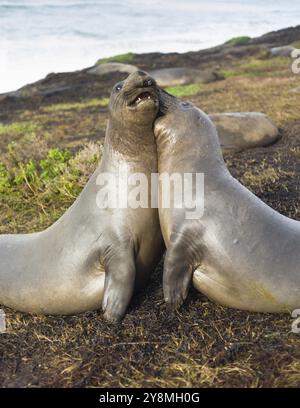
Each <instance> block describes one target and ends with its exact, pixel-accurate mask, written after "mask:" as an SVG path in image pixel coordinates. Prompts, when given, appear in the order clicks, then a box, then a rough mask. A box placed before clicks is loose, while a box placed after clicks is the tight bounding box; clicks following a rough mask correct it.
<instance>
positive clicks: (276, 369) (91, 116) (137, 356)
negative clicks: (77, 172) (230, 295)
mask: <svg viewBox="0 0 300 408" xmlns="http://www.w3.org/2000/svg"><path fill="white" fill-rule="evenodd" d="M249 58H250V57H249ZM249 58H248V57H245V56H244V57H243V59H242V60H241V59H238V60H236V61H232V59H228V61H227V65H226V61H225V62H223V68H222V69H224V70H227V71H230V74H229V75H226V79H224V80H222V81H218V82H214V83H211V84H206V85H203V87H202V90H201V91H200V92H198V93H197V94H195V95H192V96H189V97H186V98H184V99H189V100H191V101H192V102H194V103H195V104H196V105H197V106H199V107H200V108H201V109H202V110H204V111H205V112H207V113H213V112H226V111H260V112H265V113H266V114H268V115H269V117H270V118H272V119H273V121H274V122H275V123H276V125H277V126H278V127H279V129H280V135H281V139H280V140H279V141H278V142H277V143H276V144H274V145H272V146H269V147H265V148H256V149H251V150H248V151H244V152H239V153H232V154H226V156H225V160H226V163H227V165H228V167H229V169H230V171H231V172H232V174H233V175H234V176H235V177H237V178H238V179H239V180H240V181H241V182H242V183H243V184H244V185H246V186H247V187H248V188H249V189H251V190H252V191H253V192H254V193H255V194H257V195H258V196H259V197H260V198H261V199H262V200H263V201H265V202H266V203H267V204H268V205H270V206H271V207H273V208H275V209H276V210H277V211H279V212H281V213H282V214H285V215H287V216H289V217H292V218H294V219H298V220H300V194H299V193H300V113H299V101H300V93H299V92H298V93H297V92H294V90H295V89H296V88H299V86H300V76H299V75H294V74H292V73H291V69H290V60H289V59H288V58H287V59H286V60H285V63H284V62H282V61H281V62H280V64H279V65H277V64H276V61H277V60H276V59H275V60H274V62H271V64H269V65H268V64H266V63H262V64H261V65H260V63H258V64H257V63H256V62H255V63H253V56H251V59H249ZM255 61H256V60H255ZM263 61H265V60H263ZM172 63H174V60H173V59H172ZM245 64H246V68H245ZM247 64H248V68H247ZM253 66H254V67H253ZM113 80H114V78H112V79H111V80H110V81H111V82H112V83H113ZM110 81H108V83H106V84H105V87H104V86H103V84H102V85H101V84H100V85H99V88H98V89H100V88H101V87H102V88H103V89H102V88H101V89H102V91H101V92H100V90H99V94H98V98H104V97H107V96H108V94H109V87H110V86H111V83H110ZM91 87H92V86H91ZM87 97H89V98H90V97H93V98H94V97H95V92H94V91H93V92H92V93H91V94H87V95H80V96H78V95H77V96H76V97H75V96H74V97H73V99H72V98H71V97H70V96H68V101H69V102H70V100H73V101H79V100H80V101H84V100H86V98H87ZM70 98H71V99H70ZM61 102H65V99H63V100H59V99H58V100H57V99H56V100H51V104H55V103H56V104H57V103H61ZM49 105H50V102H49V100H47V101H41V100H38V101H34V100H33V99H30V100H28V101H22V102H16V103H14V101H13V100H6V101H4V102H2V105H1V109H0V122H1V123H2V124H5V125H9V124H12V123H20V122H21V123H23V122H26V123H27V124H28V123H30V124H31V128H30V129H29V131H26V129H25V131H24V129H23V130H20V129H19V128H18V126H19V125H18V126H17V127H16V128H15V127H8V128H7V132H6V131H5V130H4V131H2V133H1V129H0V161H2V162H4V163H5V164H6V166H7V167H8V168H12V167H13V166H14V165H16V164H15V163H13V161H12V158H11V153H9V152H10V148H9V147H8V145H9V144H10V143H11V142H12V141H15V144H16V146H15V148H14V149H15V150H14V160H15V161H17V162H18V161H20V162H24V163H26V161H28V160H29V158H31V159H34V160H40V159H42V158H43V157H45V154H46V152H47V150H48V149H51V148H55V147H59V148H60V149H68V150H70V151H71V153H72V154H74V155H76V154H78V152H80V151H81V150H82V149H83V148H85V147H86V146H87V145H89V144H90V143H93V146H96V149H97V148H99V149H100V146H99V145H101V143H102V142H103V136H104V133H105V123H106V119H107V108H106V107H105V106H104V107H93V106H92V107H89V105H88V104H87V105H86V106H81V107H80V108H76V109H75V108H74V109H73V108H70V109H65V110H64V109H63V110H61V109H57V110H55V109H53V110H52V111H45V106H49ZM94 165H95V164H92V165H91V166H90V167H88V170H86V169H85V172H83V176H82V177H83V178H82V179H81V186H82V185H84V182H86V180H87V178H88V176H89V174H90V173H91V172H92V170H93V166H94ZM27 187H28V186H27ZM27 187H26V186H24V185H23V184H20V185H17V186H15V187H13V189H14V190H13V189H12V190H9V191H14V194H15V195H10V194H8V193H7V192H6V193H5V192H4V193H1V194H0V198H1V207H0V232H1V233H8V232H29V231H36V230H39V229H42V228H45V227H46V226H47V225H50V224H51V223H52V222H53V220H54V219H56V218H57V217H58V216H59V215H60V214H61V213H63V212H64V210H65V209H66V208H67V207H68V206H69V205H70V204H71V202H72V201H73V200H74V197H73V196H70V197H68V198H66V197H65V196H63V197H62V196H61V195H59V194H58V195H56V196H53V201H52V200H49V197H48V196H47V198H45V196H44V195H43V194H42V192H41V191H38V190H35V191H33V192H32V191H31V192H30V191H29V190H28V189H27ZM54 202H55V203H54ZM261 245H263V243H261ZM161 282H162V267H161V264H160V265H159V266H158V267H157V269H156V271H155V273H154V274H153V275H152V276H151V279H150V284H149V286H148V287H147V288H146V290H145V292H143V293H140V294H139V295H138V296H137V297H136V298H135V299H134V301H133V302H132V305H131V306H130V309H129V312H128V314H127V315H126V317H125V319H124V320H123V322H122V323H121V324H119V325H112V324H109V323H107V322H105V321H104V320H103V317H102V313H101V311H99V312H90V313H84V314H82V315H78V316H71V317H51V316H47V317H40V316H38V317H37V316H31V315H26V314H22V313H16V312H14V311H12V310H10V309H8V308H6V307H3V309H4V310H5V313H6V317H7V333H5V334H1V335H0V385H1V386H2V387H13V386H14V387H55V386H57V387H127V386H131V387H280V386H283V387H287V386H289V387H290V386H292V387H299V386H300V334H294V333H292V332H291V324H292V321H293V319H292V318H291V316H289V315H271V314H257V313H248V312H243V311H236V310H231V309H228V308H224V307H221V306H219V305H217V304H215V303H213V302H211V301H210V300H208V299H207V298H206V297H204V296H203V295H200V294H199V293H196V292H195V291H194V290H191V293H190V294H189V297H188V300H187V301H186V302H185V304H184V306H183V307H182V308H181V309H180V311H178V312H176V313H170V312H169V311H168V310H167V308H166V306H165V304H164V301H163V294H162V284H161Z"/></svg>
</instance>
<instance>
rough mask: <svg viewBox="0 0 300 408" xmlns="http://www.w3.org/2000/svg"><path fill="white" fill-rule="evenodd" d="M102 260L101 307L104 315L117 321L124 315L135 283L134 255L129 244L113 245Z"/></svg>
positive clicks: (112, 320)
mask: <svg viewBox="0 0 300 408" xmlns="http://www.w3.org/2000/svg"><path fill="white" fill-rule="evenodd" d="M108 252H109V253H108V255H107V256H106V259H105V261H104V264H105V284H104V296H103V302H102V309H103V312H104V317H105V319H107V320H108V321H111V322H119V321H120V320H122V318H123V317H124V315H125V313H126V310H127V307H128V305H129V303H130V300H131V298H132V295H133V291H134V285H135V275H136V267H135V256H134V248H133V246H131V245H128V246H125V247H119V246H117V247H116V246H115V245H114V248H113V249H110V250H109V251H108Z"/></svg>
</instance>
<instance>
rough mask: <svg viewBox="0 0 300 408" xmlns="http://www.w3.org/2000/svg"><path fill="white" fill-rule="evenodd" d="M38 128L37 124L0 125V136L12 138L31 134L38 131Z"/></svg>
mask: <svg viewBox="0 0 300 408" xmlns="http://www.w3.org/2000/svg"><path fill="white" fill-rule="evenodd" d="M39 128H40V126H39V124H37V123H34V122H14V123H8V124H2V123H0V136H1V135H4V134H10V135H12V136H20V135H22V136H23V135H28V134H33V133H35V132H36V131H37V130H39Z"/></svg>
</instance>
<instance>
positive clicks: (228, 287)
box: [154, 91, 300, 312]
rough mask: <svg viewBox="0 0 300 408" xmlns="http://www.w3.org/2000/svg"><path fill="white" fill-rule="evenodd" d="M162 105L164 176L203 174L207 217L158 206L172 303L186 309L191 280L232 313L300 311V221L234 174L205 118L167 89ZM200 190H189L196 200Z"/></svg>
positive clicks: (159, 130)
mask: <svg viewBox="0 0 300 408" xmlns="http://www.w3.org/2000/svg"><path fill="white" fill-rule="evenodd" d="M160 100H161V105H162V108H161V109H162V111H163V113H164V114H163V116H161V117H160V118H159V119H158V120H157V121H156V122H155V127H154V134H155V137H156V142H157V149H158V170H159V173H160V174H162V173H164V172H166V173H168V174H173V173H179V174H181V175H182V176H183V175H184V174H185V173H199V174H200V173H202V174H204V201H203V215H202V216H201V217H198V218H195V219H187V218H186V208H184V206H182V208H180V206H175V205H174V202H173V204H172V205H171V208H161V207H160V208H159V216H160V224H161V229H162V233H163V237H164V240H165V243H166V246H167V253H166V258H165V263H164V272H163V287H164V296H165V300H166V302H168V303H169V304H170V305H171V306H172V307H174V308H177V307H179V306H180V305H181V304H182V302H183V301H184V299H185V298H186V296H187V291H188V287H189V284H190V282H191V280H192V282H193V284H194V286H195V287H196V289H198V290H199V291H200V292H202V293H204V294H205V295H207V296H208V297H209V298H211V299H213V300H215V301H216V302H219V303H221V304H222V305H226V306H229V307H232V308H237V309H245V310H249V311H258V312H284V311H290V310H293V309H296V308H299V307H300V222H298V221H295V220H292V219H289V218H287V217H285V216H283V215H281V214H279V213H278V212H276V211H274V210H273V209H271V208H270V207H268V206H267V205H266V204H265V203H264V202H262V201H261V200H260V199H259V198H258V197H256V196H255V195H254V194H252V193H251V192H250V191H249V190H247V189H246V188H245V187H244V186H242V185H241V184H240V183H239V182H238V181H237V180H236V179H234V178H233V177H232V176H231V174H230V173H229V171H228V170H227V168H226V166H225V163H224V161H223V157H222V153H221V149H220V144H219V140H218V135H217V132H216V128H215V126H214V125H213V123H212V122H211V120H210V119H209V118H208V116H207V115H206V114H204V113H203V112H202V111H200V110H199V109H198V108H196V107H195V106H193V105H192V104H190V103H186V102H180V101H179V100H178V99H177V98H174V97H172V96H170V95H168V94H167V93H164V92H163V91H161V97H160ZM195 186H196V183H193V184H191V185H190V186H185V187H188V188H190V189H192V191H193V193H194V194H195V193H196V191H195ZM160 189H161V187H160ZM177 204H178V203H177ZM198 204H199V203H198Z"/></svg>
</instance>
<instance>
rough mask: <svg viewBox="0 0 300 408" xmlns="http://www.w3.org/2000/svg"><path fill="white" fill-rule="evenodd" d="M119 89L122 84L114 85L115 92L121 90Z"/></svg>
mask: <svg viewBox="0 0 300 408" xmlns="http://www.w3.org/2000/svg"><path fill="white" fill-rule="evenodd" d="M121 89H122V85H121V84H118V85H116V87H115V90H116V91H117V92H119V91H121Z"/></svg>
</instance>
